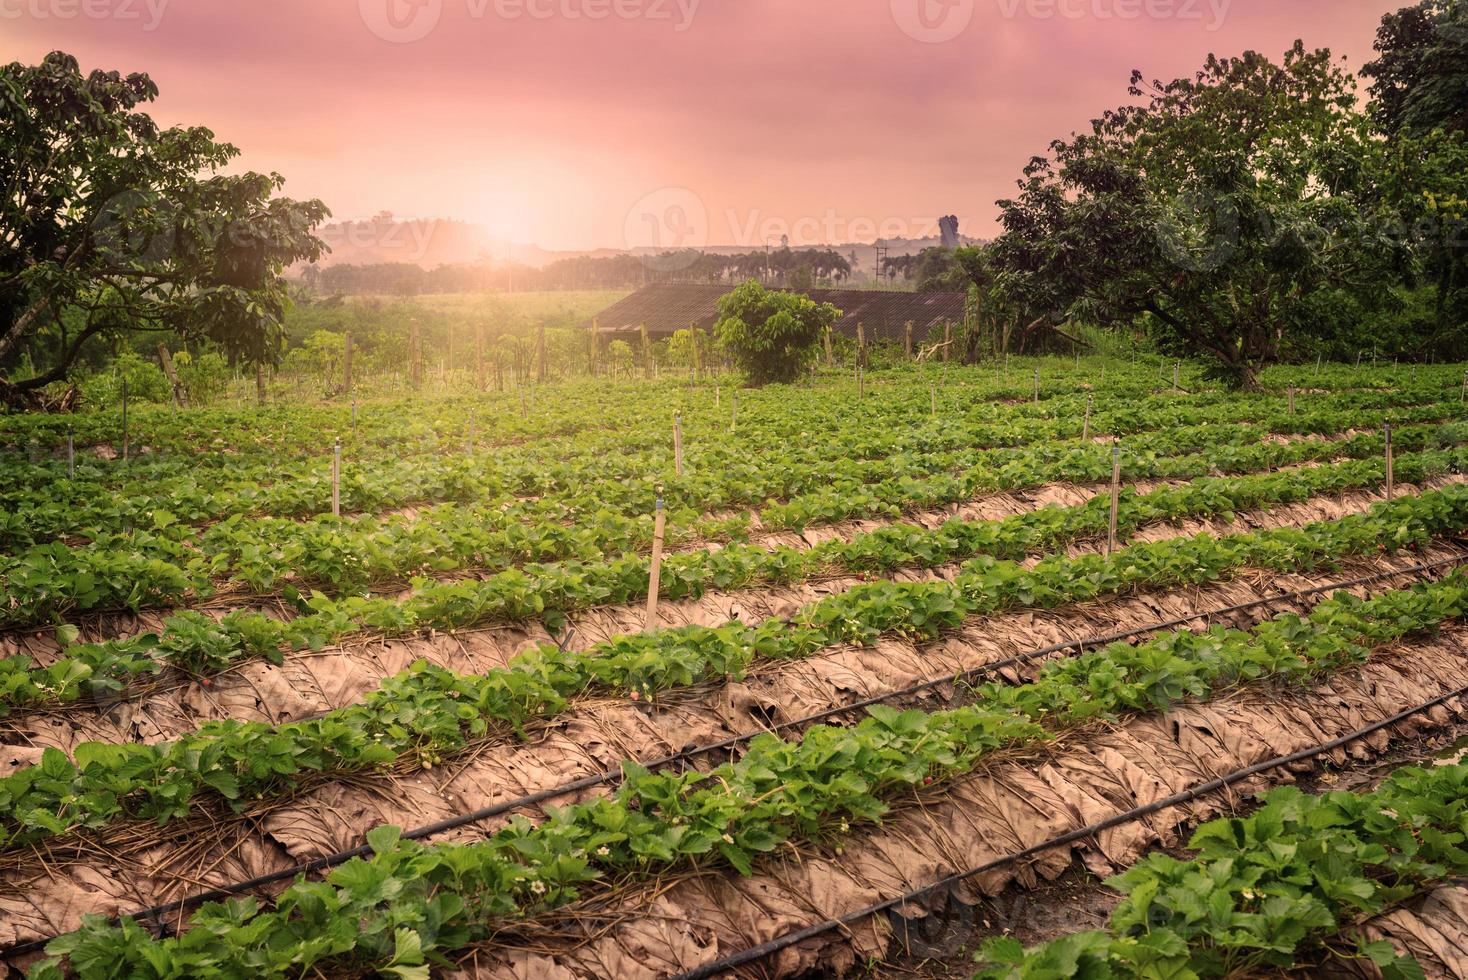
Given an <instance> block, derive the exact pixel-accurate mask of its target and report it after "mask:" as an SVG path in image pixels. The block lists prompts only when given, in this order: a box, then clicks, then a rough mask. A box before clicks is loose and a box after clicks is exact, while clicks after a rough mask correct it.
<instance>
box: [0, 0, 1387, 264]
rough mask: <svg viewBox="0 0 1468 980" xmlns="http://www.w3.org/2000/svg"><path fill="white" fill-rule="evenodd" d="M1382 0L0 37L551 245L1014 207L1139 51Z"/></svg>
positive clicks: (178, 12) (1374, 10)
mask: <svg viewBox="0 0 1468 980" xmlns="http://www.w3.org/2000/svg"><path fill="white" fill-rule="evenodd" d="M1404 2H1405V0H1397V2H1376V0H0V61H4V62H10V61H24V62H34V61H37V60H39V59H40V58H41V57H43V56H44V55H45V53H46V52H48V51H51V50H55V49H61V50H64V51H68V52H70V53H72V54H74V55H76V56H77V57H78V58H79V59H80V61H81V63H82V66H83V68H84V69H91V68H104V69H109V70H111V69H115V70H119V71H123V72H132V71H143V72H147V73H148V74H150V75H151V76H152V77H153V79H154V81H155V82H156V83H157V84H158V86H159V88H160V90H161V95H160V97H159V99H158V101H157V102H156V103H155V104H154V105H153V106H152V108H151V109H150V110H149V111H150V112H151V114H152V115H153V116H154V118H156V119H157V120H158V121H159V122H160V123H163V124H165V125H174V124H187V125H205V126H208V127H209V128H210V129H212V130H213V131H214V132H215V133H216V135H217V136H218V138H220V139H222V140H225V141H228V142H231V143H234V144H235V145H237V146H239V147H240V148H241V149H242V150H243V154H242V156H241V158H240V161H239V164H240V166H239V167H237V168H236V169H253V170H258V171H275V172H278V173H281V174H283V175H284V176H285V177H286V180H287V183H286V193H287V194H289V195H290V196H292V197H297V198H311V197H318V198H320V199H322V200H323V201H325V203H326V204H327V206H328V207H330V208H331V209H332V212H333V214H334V215H335V217H336V218H338V219H359V218H366V217H369V216H371V215H373V214H374V213H376V212H379V211H383V210H386V211H391V212H393V213H394V214H396V215H398V216H399V217H405V218H419V219H425V218H437V217H450V218H457V219H462V220H465V221H470V222H474V223H477V224H480V225H483V226H484V227H486V228H487V229H488V230H489V231H491V232H492V233H494V234H496V235H498V236H502V237H505V238H508V239H511V240H514V241H517V242H522V243H536V244H539V245H541V246H543V247H546V248H551V249H590V248H627V247H635V246H644V247H647V246H652V247H674V246H679V245H694V246H698V245H707V244H716V245H741V246H746V247H751V248H759V247H763V246H764V245H765V244H767V243H771V242H773V243H775V244H778V243H779V239H780V237H781V236H782V235H785V236H788V237H789V241H790V243H791V244H793V245H804V244H818V243H827V242H830V243H840V242H847V241H872V240H874V239H877V238H896V237H923V236H927V235H936V233H937V230H936V223H937V218H938V216H940V215H943V214H950V213H951V214H956V215H958V216H959V218H960V222H961V223H960V228H961V230H962V231H963V232H964V233H965V234H969V235H974V236H978V237H984V236H986V235H989V234H992V232H993V231H994V228H995V224H994V223H995V217H996V215H997V209H996V207H995V206H994V202H995V200H996V199H998V198H1001V197H1004V196H1007V195H1008V194H1009V193H1010V192H1011V191H1012V190H1013V188H1014V182H1015V180H1016V179H1017V178H1018V177H1019V174H1020V170H1021V168H1022V167H1023V166H1024V164H1025V162H1026V161H1027V160H1028V159H1029V158H1030V157H1031V156H1033V155H1035V154H1039V153H1043V152H1044V151H1045V149H1046V146H1047V145H1048V143H1049V142H1050V140H1052V139H1055V138H1057V137H1061V136H1065V135H1067V134H1069V133H1070V132H1072V131H1073V130H1076V129H1077V128H1082V127H1085V126H1086V125H1087V122H1088V121H1089V120H1090V119H1091V118H1093V117H1094V116H1096V115H1097V114H1099V113H1100V112H1101V111H1102V110H1104V109H1106V108H1109V107H1112V106H1115V105H1118V104H1122V103H1124V102H1125V101H1127V99H1126V84H1127V81H1128V78H1129V75H1130V73H1131V70H1132V69H1133V68H1138V69H1141V70H1142V71H1143V73H1144V74H1145V75H1147V76H1148V77H1150V78H1172V77H1176V76H1178V75H1183V74H1191V73H1192V72H1193V71H1195V70H1196V69H1197V68H1198V67H1199V66H1200V65H1201V64H1202V62H1203V60H1204V58H1205V57H1206V56H1207V54H1208V53H1209V52H1217V53H1219V54H1236V53H1239V52H1241V51H1244V50H1247V49H1250V48H1253V49H1256V50H1260V51H1264V52H1266V53H1268V54H1271V55H1273V56H1275V57H1278V56H1279V55H1280V54H1282V53H1283V51H1284V50H1285V49H1286V48H1287V47H1288V46H1289V45H1290V44H1291V43H1293V41H1294V40H1295V39H1296V38H1302V39H1303V40H1304V41H1305V43H1306V45H1307V46H1309V47H1329V48H1330V49H1332V50H1333V51H1334V52H1336V53H1337V54H1338V55H1344V56H1346V59H1347V65H1348V67H1350V68H1351V69H1352V70H1355V69H1358V68H1359V67H1360V66H1361V65H1362V64H1363V63H1364V62H1365V61H1367V60H1370V58H1371V56H1372V52H1371V42H1372V39H1373V37H1374V35H1375V29H1376V25H1377V23H1378V22H1379V20H1380V18H1381V15H1382V14H1383V13H1385V12H1386V11H1388V10H1391V9H1394V8H1396V7H1398V6H1401V5H1402V4H1403V3H1404Z"/></svg>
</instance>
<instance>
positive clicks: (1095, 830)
mask: <svg viewBox="0 0 1468 980" xmlns="http://www.w3.org/2000/svg"><path fill="white" fill-rule="evenodd" d="M1464 695H1468V685H1465V686H1463V687H1460V688H1458V689H1457V690H1456V691H1449V692H1448V693H1447V694H1442V695H1439V696H1438V697H1435V698H1433V699H1432V700H1431V701H1427V702H1424V703H1423V704H1419V705H1417V706H1416V707H1415V708H1408V709H1407V710H1406V711H1400V712H1398V713H1397V714H1395V715H1392V716H1391V717H1390V718H1384V719H1382V720H1381V721H1378V722H1374V723H1372V724H1370V725H1367V726H1366V727H1365V728H1360V729H1357V730H1356V731H1354V732H1351V733H1350V734H1348V735H1342V736H1340V737H1339V738H1333V739H1331V740H1330V741H1329V742H1322V743H1321V744H1319V745H1317V746H1315V747H1314V748H1309V749H1301V750H1300V751H1299V752H1292V753H1290V754H1289V755H1281V756H1276V757H1275V758H1273V759H1269V760H1266V761H1264V762H1260V763H1256V764H1255V765H1252V766H1248V767H1247V768H1244V769H1236V770H1234V771H1233V772H1231V773H1229V774H1228V775H1226V776H1220V777H1218V778H1217V779H1210V780H1209V781H1208V782H1206V783H1201V784H1199V785H1197V786H1194V787H1193V788H1192V789H1188V790H1184V791H1183V792H1181V793H1174V794H1173V795H1172V796H1169V797H1166V798H1165V799H1161V800H1156V801H1154V802H1152V803H1148V804H1147V805H1146V806H1139V807H1136V808H1134V809H1131V810H1127V811H1125V812H1123V813H1118V814H1115V815H1113V816H1110V817H1107V818H1106V819H1105V820H1098V821H1097V822H1095V823H1093V824H1089V825H1087V826H1085V827H1081V828H1079V829H1077V830H1072V831H1070V832H1068V833H1065V834H1061V835H1059V836H1058V837H1051V838H1050V839H1049V840H1045V841H1041V842H1040V843H1038V844H1034V845H1031V846H1030V847H1026V848H1025V849H1023V850H1020V851H1014V852H1013V853H1010V854H1006V855H1004V856H1002V857H997V858H994V859H993V860H992V861H986V862H985V863H983V864H980V865H978V866H976V867H973V868H969V869H968V870H967V871H960V872H958V873H957V874H951V875H949V876H947V877H946V878H940V879H939V880H937V881H935V882H933V883H932V884H930V885H924V886H923V887H921V888H915V889H913V890H912V891H909V892H904V893H903V894H901V895H898V896H897V897H896V898H889V899H887V900H886V901H883V902H878V903H876V904H875V905H868V906H867V907H866V908H863V909H860V910H859V911H856V912H851V913H849V914H847V915H843V916H842V917H841V918H839V919H827V920H826V921H824V922H819V923H816V924H815V925H813V926H807V927H806V928H804V929H799V930H796V931H794V932H787V933H786V934H785V935H783V936H779V937H777V938H775V939H771V940H768V941H767V942H763V943H760V944H759V945H758V946H750V947H749V948H748V949H744V950H741V951H740V952H738V953H733V954H730V955H729V956H725V957H723V958H721V959H718V960H715V961H714V962H712V963H708V964H705V965H704V966H700V967H697V968H695V969H692V970H689V971H687V972H686V973H680V974H678V975H677V976H675V977H673V978H672V980H707V978H709V977H713V976H715V975H717V974H720V973H723V972H725V971H727V970H732V969H735V968H736V967H740V966H745V965H747V964H749V963H753V962H754V961H756V960H761V959H764V958H765V957H767V956H771V955H773V954H775V953H778V952H780V951H781V950H783V949H786V948H788V947H790V946H794V945H795V944H796V943H800V942H804V941H805V940H807V939H813V938H815V937H816V936H820V935H823V934H825V933H828V932H831V931H833V930H836V929H848V928H850V927H851V926H852V925H855V924H856V923H858V922H860V921H861V920H863V919H866V918H869V917H871V916H873V915H878V914H880V913H882V912H886V911H889V910H891V909H894V908H897V907H899V906H903V905H906V904H907V903H908V902H912V901H916V900H917V899H920V898H923V897H925V896H928V895H932V894H934V893H935V892H940V891H943V890H944V889H946V888H951V887H953V886H954V885H956V884H958V883H959V882H961V881H964V880H966V879H968V878H972V877H974V876H976V875H981V874H984V873H985V872H987V871H993V870H995V869H996V868H1001V867H1004V866H1005V865H1008V864H1014V863H1015V862H1017V861H1024V860H1026V859H1028V858H1031V857H1034V856H1036V855H1038V854H1042V853H1044V852H1045V851H1048V850H1051V849H1053V848H1056V847H1064V846H1065V845H1067V844H1074V843H1077V842H1079V841H1082V840H1085V839H1086V838H1089V837H1094V836H1095V835H1096V834H1099V833H1101V832H1103V831H1106V830H1110V829H1112V828H1113V827H1120V826H1122V825H1123V824H1128V823H1131V822H1132V821H1134V820H1139V819H1141V818H1142V817H1145V816H1148V815H1150V814H1153V813H1156V812H1158V811H1159V810H1165V809H1169V808H1171V807H1175V806H1180V805H1182V804H1184V803H1190V802H1192V801H1193V800H1196V799H1197V798H1198V797H1200V796H1206V795H1208V794H1209V793H1215V792H1217V791H1219V790H1221V789H1227V788H1228V787H1229V786H1232V785H1233V784H1235V783H1238V782H1241V781H1243V780H1245V779H1248V778H1250V777H1251V776H1257V775H1258V774H1260V773H1262V772H1268V771H1269V770H1271V769H1278V768H1280V767H1282V766H1289V765H1293V764H1295V763H1297V762H1303V761H1305V760H1307V759H1313V758H1315V757H1316V756H1319V755H1324V754H1325V753H1327V752H1332V751H1334V750H1336V749H1338V748H1341V747H1342V746H1345V745H1349V744H1350V743H1352V742H1355V741H1358V740H1360V739H1363V738H1365V737H1367V736H1368V735H1371V734H1374V733H1375V732H1379V731H1381V730H1382V729H1383V728H1388V727H1390V726H1392V725H1395V724H1398V723H1400V722H1402V721H1405V720H1406V719H1408V718H1411V717H1413V716H1414V715H1420V714H1422V713H1423V712H1425V711H1431V710H1432V709H1433V708H1436V707H1437V706H1439V705H1441V704H1444V703H1446V702H1448V701H1451V700H1453V699H1454V698H1460V697H1463V696H1464Z"/></svg>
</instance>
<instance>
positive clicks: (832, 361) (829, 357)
mask: <svg viewBox="0 0 1468 980" xmlns="http://www.w3.org/2000/svg"><path fill="white" fill-rule="evenodd" d="M824 336H825V342H826V367H835V366H836V354H835V351H834V349H833V348H832V347H831V328H830V327H827V328H826V332H825V335H824Z"/></svg>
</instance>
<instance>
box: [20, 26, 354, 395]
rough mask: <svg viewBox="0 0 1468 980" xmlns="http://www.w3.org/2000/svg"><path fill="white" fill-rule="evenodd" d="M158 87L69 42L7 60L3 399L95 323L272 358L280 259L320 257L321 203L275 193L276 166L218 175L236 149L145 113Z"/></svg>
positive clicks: (67, 359)
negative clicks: (104, 66)
mask: <svg viewBox="0 0 1468 980" xmlns="http://www.w3.org/2000/svg"><path fill="white" fill-rule="evenodd" d="M157 94H158V89H157V87H156V86H155V85H154V83H153V82H152V80H151V79H149V78H148V76H147V75H142V74H132V75H127V76H122V75H119V74H118V73H117V72H102V71H93V72H91V73H90V74H86V75H84V74H82V72H81V70H80V68H79V67H78V64H77V61H76V59H75V58H73V57H71V56H70V55H67V54H63V53H61V52H55V53H52V54H50V55H48V56H47V57H46V58H45V60H44V61H42V62H41V63H40V64H39V65H24V64H20V63H14V64H10V65H7V66H4V67H0V185H3V187H4V188H5V193H4V196H3V198H0V404H10V405H25V404H33V403H34V402H35V400H36V392H37V391H38V390H39V389H41V388H42V387H43V386H45V385H46V384H49V383H51V382H53V381H57V380H61V379H64V378H65V377H66V376H67V374H68V371H69V370H70V369H71V366H72V364H73V363H74V362H75V360H76V358H77V355H78V354H79V353H80V352H81V351H82V349H83V346H84V345H85V344H86V343H87V342H88V341H89V340H91V339H92V338H94V337H106V336H109V335H112V336H117V335H121V334H126V333H128V332H132V331H158V332H160V333H168V334H173V335H176V336H181V337H183V338H185V339H187V340H191V341H200V342H202V341H208V342H211V343H212V344H214V345H216V346H217V347H218V348H220V349H221V350H222V351H223V352H224V353H225V354H227V355H228V356H229V357H230V359H231V360H235V361H238V360H242V359H243V360H251V361H268V360H271V359H273V358H274V357H275V356H276V354H277V352H278V350H279V346H280V341H281V338H282V336H283V328H282V324H281V321H282V317H283V315H284V312H285V306H286V286H285V282H284V280H283V279H282V278H281V273H282V271H283V270H284V269H285V267H286V266H288V265H290V264H291V263H293V262H296V261H298V260H303V259H305V260H314V259H316V258H318V257H319V256H320V254H321V252H322V250H323V248H324V245H323V244H322V242H321V241H320V240H319V239H318V238H316V236H315V235H314V234H313V229H314V228H315V227H316V225H317V224H319V223H320V222H321V221H322V220H323V219H324V218H325V217H326V216H327V214H328V212H327V210H326V207H325V206H324V205H323V204H322V203H321V202H319V201H306V202H298V201H293V200H290V199H288V198H284V197H279V196H277V195H276V192H278V191H279V190H280V188H281V186H282V184H283V182H284V181H283V178H281V177H280V175H278V174H269V175H264V174H257V173H244V174H237V175H226V174H223V173H220V172H219V171H220V169H221V168H222V167H224V166H225V164H227V163H228V162H229V161H230V160H232V159H233V158H234V157H236V156H237V155H238V153H239V151H238V150H237V149H236V148H235V147H233V146H231V145H229V144H227V143H219V142H216V141H215V139H214V134H213V133H211V132H210V131H209V130H207V129H204V128H201V127H188V128H182V127H175V128H171V129H160V128H159V127H158V125H157V124H156V123H155V122H154V121H153V120H152V119H151V118H150V117H149V116H148V115H146V114H145V113H143V112H141V111H139V107H140V106H142V105H143V104H145V103H148V102H151V101H152V100H153V99H154V98H155V97H156V96H157ZM22 365H24V366H25V370H24V371H20V372H17V369H18V368H21V367H22ZM7 378H8V379H9V380H7Z"/></svg>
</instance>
